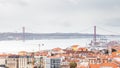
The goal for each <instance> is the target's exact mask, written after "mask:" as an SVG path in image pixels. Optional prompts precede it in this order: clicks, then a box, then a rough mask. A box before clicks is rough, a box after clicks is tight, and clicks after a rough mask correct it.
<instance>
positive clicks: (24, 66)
mask: <svg viewBox="0 0 120 68" xmlns="http://www.w3.org/2000/svg"><path fill="white" fill-rule="evenodd" d="M18 60H19V61H18V68H32V67H33V65H32V61H33V58H32V57H31V56H19V58H18Z"/></svg>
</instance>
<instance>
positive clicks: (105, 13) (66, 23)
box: [0, 0, 120, 33]
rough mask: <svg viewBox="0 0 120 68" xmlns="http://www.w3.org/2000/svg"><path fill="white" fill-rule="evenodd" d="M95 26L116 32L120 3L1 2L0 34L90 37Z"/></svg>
mask: <svg viewBox="0 0 120 68" xmlns="http://www.w3.org/2000/svg"><path fill="white" fill-rule="evenodd" d="M94 25H96V26H98V27H101V28H104V29H105V30H106V31H108V32H106V31H103V30H98V33H105V32H106V33H110V31H111V32H112V31H113V32H119V29H120V27H119V26H120V0H0V32H21V28H22V27H23V26H25V27H26V31H27V32H34V33H35V32H37V33H48V32H49V33H51V32H65V33H68V32H78V33H80V32H83V33H84V32H85V33H87V32H88V33H89V32H91V33H92V29H93V28H92V27H93V26H94ZM87 28H88V30H84V29H87Z"/></svg>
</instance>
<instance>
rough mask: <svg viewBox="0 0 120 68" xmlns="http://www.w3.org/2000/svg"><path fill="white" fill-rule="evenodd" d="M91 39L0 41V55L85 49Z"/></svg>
mask: <svg viewBox="0 0 120 68" xmlns="http://www.w3.org/2000/svg"><path fill="white" fill-rule="evenodd" d="M91 40H92V39H91V38H81V39H50V40H26V41H25V42H23V41H15V40H14V41H0V53H17V52H19V51H38V50H39V46H38V44H40V45H42V44H44V46H41V47H40V49H41V50H45V49H52V48H55V47H60V48H67V47H70V46H72V45H79V47H86V46H88V44H89V43H90V41H91ZM109 40H120V38H109Z"/></svg>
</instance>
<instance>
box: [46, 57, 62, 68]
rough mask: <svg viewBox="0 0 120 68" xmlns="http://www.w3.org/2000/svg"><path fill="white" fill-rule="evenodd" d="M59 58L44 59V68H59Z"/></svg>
mask: <svg viewBox="0 0 120 68" xmlns="http://www.w3.org/2000/svg"><path fill="white" fill-rule="evenodd" d="M60 66H61V58H46V62H45V68H60Z"/></svg>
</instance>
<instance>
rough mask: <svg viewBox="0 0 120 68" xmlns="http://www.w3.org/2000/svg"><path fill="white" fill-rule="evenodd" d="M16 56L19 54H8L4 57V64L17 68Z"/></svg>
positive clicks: (9, 67) (10, 67)
mask: <svg viewBox="0 0 120 68" xmlns="http://www.w3.org/2000/svg"><path fill="white" fill-rule="evenodd" d="M18 58H19V56H17V55H11V56H8V58H7V59H6V66H7V67H8V68H18Z"/></svg>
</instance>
